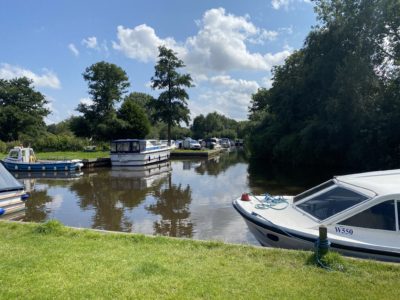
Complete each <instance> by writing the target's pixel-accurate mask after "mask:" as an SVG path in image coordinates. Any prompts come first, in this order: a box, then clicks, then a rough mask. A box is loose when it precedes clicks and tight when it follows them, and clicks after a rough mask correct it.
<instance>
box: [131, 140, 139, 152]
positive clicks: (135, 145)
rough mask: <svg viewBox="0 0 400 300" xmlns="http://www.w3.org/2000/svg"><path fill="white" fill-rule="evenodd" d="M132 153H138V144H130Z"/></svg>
mask: <svg viewBox="0 0 400 300" xmlns="http://www.w3.org/2000/svg"><path fill="white" fill-rule="evenodd" d="M132 152H140V146H139V142H132Z"/></svg>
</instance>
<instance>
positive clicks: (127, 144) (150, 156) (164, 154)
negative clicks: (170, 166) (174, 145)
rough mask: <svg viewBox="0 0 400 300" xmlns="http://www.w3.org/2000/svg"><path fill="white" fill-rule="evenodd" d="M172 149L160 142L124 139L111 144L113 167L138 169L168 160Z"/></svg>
mask: <svg viewBox="0 0 400 300" xmlns="http://www.w3.org/2000/svg"><path fill="white" fill-rule="evenodd" d="M170 151H171V148H170V147H169V146H168V145H166V144H164V143H161V142H160V141H158V140H138V139H123V140H115V141H112V142H111V153H110V158H111V165H112V166H113V167H136V166H144V165H149V164H154V163H159V162H162V161H165V160H168V159H169V157H170Z"/></svg>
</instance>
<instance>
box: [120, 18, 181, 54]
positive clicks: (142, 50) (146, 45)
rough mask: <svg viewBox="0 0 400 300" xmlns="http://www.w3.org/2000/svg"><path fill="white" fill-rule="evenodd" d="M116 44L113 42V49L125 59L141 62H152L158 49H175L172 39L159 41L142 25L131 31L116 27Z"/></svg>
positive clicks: (153, 32)
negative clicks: (123, 55)
mask: <svg viewBox="0 0 400 300" xmlns="http://www.w3.org/2000/svg"><path fill="white" fill-rule="evenodd" d="M117 37H118V43H116V42H113V48H114V49H116V50H119V51H121V52H122V53H124V54H125V55H126V56H127V57H129V58H133V59H138V60H140V61H142V62H148V61H154V60H156V58H157V56H158V47H159V46H161V45H165V46H166V47H168V48H173V49H175V48H177V47H176V46H177V45H176V42H175V40H174V39H173V38H166V39H160V38H159V37H158V36H157V35H156V33H155V31H154V29H153V28H151V27H149V26H147V25H146V24H142V25H139V26H136V27H135V28H133V29H130V28H124V27H123V26H118V28H117Z"/></svg>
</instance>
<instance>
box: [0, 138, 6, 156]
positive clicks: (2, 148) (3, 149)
mask: <svg viewBox="0 0 400 300" xmlns="http://www.w3.org/2000/svg"><path fill="white" fill-rule="evenodd" d="M0 153H7V144H6V143H4V142H3V141H0Z"/></svg>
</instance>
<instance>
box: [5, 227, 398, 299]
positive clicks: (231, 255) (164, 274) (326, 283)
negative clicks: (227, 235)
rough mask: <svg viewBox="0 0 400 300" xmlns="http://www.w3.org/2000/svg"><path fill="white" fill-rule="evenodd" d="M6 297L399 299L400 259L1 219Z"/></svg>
mask: <svg viewBox="0 0 400 300" xmlns="http://www.w3.org/2000/svg"><path fill="white" fill-rule="evenodd" d="M0 253H1V254H2V257H1V260H0V286H1V288H0V299H15V298H20V299H31V298H33V299H53V298H58V299H82V298H85V299H87V298H91V299H99V298H100V299H103V298H108V299H113V298H129V299H398V285H399V283H400V266H399V265H396V264H386V263H379V262H373V261H366V260H364V261H362V260H353V259H343V258H341V260H342V262H341V263H342V264H343V265H344V266H345V268H344V270H343V271H326V270H324V269H321V268H318V267H316V266H315V265H313V264H311V263H310V262H309V261H310V257H311V253H310V252H300V251H284V250H278V249H264V248H258V247H251V246H241V245H227V244H223V243H219V242H197V241H191V240H179V239H169V238H165V237H155V238H152V237H145V236H143V235H133V234H105V233H98V232H94V231H90V230H73V229H69V228H65V227H63V226H61V225H60V224H59V223H57V222H54V221H51V222H48V223H46V224H42V225H38V224H20V223H7V222H0Z"/></svg>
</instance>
